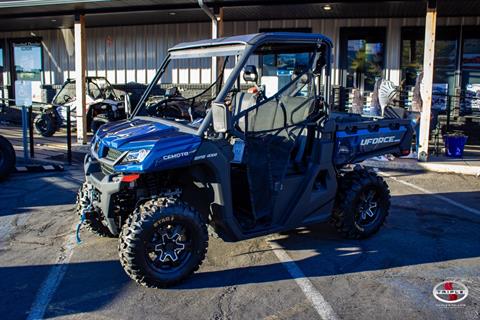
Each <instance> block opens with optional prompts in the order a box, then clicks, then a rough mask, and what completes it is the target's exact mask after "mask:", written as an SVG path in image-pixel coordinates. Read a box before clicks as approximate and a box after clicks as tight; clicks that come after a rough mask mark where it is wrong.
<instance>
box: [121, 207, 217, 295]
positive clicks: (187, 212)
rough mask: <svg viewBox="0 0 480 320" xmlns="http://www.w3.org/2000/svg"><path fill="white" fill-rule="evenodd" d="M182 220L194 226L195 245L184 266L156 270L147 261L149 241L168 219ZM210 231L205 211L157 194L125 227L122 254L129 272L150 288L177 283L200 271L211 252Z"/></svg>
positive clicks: (124, 265)
mask: <svg viewBox="0 0 480 320" xmlns="http://www.w3.org/2000/svg"><path fill="white" fill-rule="evenodd" d="M175 222H176V223H182V224H184V225H186V226H188V228H190V231H191V232H190V233H189V234H190V236H191V240H190V242H191V249H190V252H189V255H188V259H187V260H186V261H185V263H184V264H183V265H182V266H181V268H180V269H179V270H177V271H174V272H172V273H162V272H158V271H157V270H155V269H154V268H153V267H152V266H151V264H149V263H148V262H147V261H148V259H150V258H149V257H148V255H147V253H146V250H147V247H146V246H147V244H146V243H147V242H148V241H149V240H150V239H151V237H152V235H153V234H154V233H155V232H156V231H155V230H156V229H155V228H157V226H161V225H162V224H164V223H167V224H168V223H175ZM207 248H208V232H207V225H206V222H205V221H204V219H203V217H202V215H201V214H200V213H199V212H198V211H196V210H195V209H194V208H192V207H189V206H188V204H186V203H185V202H182V201H180V200H178V199H175V198H157V199H154V200H150V201H147V202H145V203H144V204H142V205H140V206H138V207H137V209H136V210H135V211H134V213H133V214H131V215H130V216H129V217H128V219H127V221H126V223H125V224H124V225H123V227H122V231H121V232H120V238H119V247H118V251H119V256H120V263H121V264H122V267H123V269H124V270H125V272H126V273H127V274H128V275H129V276H130V278H132V279H133V280H135V281H136V282H137V283H139V284H141V285H143V286H146V287H149V288H165V287H169V286H172V285H174V284H177V283H179V282H181V281H182V280H184V279H185V278H187V277H188V276H190V275H191V274H192V273H193V272H195V271H197V270H198V268H199V267H200V265H201V264H202V262H203V260H204V259H205V255H206V253H207Z"/></svg>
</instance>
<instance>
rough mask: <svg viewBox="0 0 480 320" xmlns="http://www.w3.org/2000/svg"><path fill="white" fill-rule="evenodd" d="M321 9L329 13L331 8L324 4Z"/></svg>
mask: <svg viewBox="0 0 480 320" xmlns="http://www.w3.org/2000/svg"><path fill="white" fill-rule="evenodd" d="M322 9H323V10H325V11H330V10H332V6H331V5H329V4H326V5H324V6H323V7H322Z"/></svg>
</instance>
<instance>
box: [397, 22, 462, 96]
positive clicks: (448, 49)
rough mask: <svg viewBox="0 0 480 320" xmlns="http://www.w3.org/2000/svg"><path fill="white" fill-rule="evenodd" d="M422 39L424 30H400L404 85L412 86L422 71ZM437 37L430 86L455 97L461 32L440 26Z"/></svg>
mask: <svg viewBox="0 0 480 320" xmlns="http://www.w3.org/2000/svg"><path fill="white" fill-rule="evenodd" d="M424 37H425V30H424V29H423V28H418V27H413V28H410V27H408V28H403V29H402V58H401V59H402V61H401V67H402V79H405V84H406V85H407V86H414V85H415V82H416V79H417V75H418V74H419V73H420V72H421V71H422V69H423V49H424V44H425V43H424V40H423V39H424ZM436 38H437V39H436V41H435V60H434V69H435V70H434V73H433V83H434V84H435V85H436V87H438V88H446V89H447V92H448V93H449V94H454V93H455V83H456V80H455V71H456V70H457V61H458V39H459V38H460V30H459V28H456V27H454V28H452V27H439V28H438V29H437V37H436Z"/></svg>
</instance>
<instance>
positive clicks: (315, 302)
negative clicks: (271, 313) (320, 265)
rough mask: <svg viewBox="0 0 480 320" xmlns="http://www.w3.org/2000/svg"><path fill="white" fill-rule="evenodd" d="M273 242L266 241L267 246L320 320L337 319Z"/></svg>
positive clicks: (324, 301) (304, 277)
mask: <svg viewBox="0 0 480 320" xmlns="http://www.w3.org/2000/svg"><path fill="white" fill-rule="evenodd" d="M274 241H275V240H274V239H270V240H268V244H269V245H270V247H271V248H272V249H273V252H274V253H275V255H276V256H277V258H278V260H280V262H281V263H282V264H283V266H284V267H285V269H287V271H288V273H290V276H291V277H292V278H293V279H294V280H295V282H296V283H297V285H298V286H299V287H300V289H302V291H303V294H304V295H305V296H306V297H307V299H308V300H309V301H310V303H311V304H312V306H313V307H314V309H315V311H317V313H318V315H319V316H320V318H322V319H323V320H337V319H339V317H338V316H337V314H336V313H335V311H334V310H333V308H332V306H330V304H329V303H328V302H327V301H326V300H325V298H324V297H323V296H322V294H321V293H320V292H319V291H318V290H317V289H316V288H315V287H314V286H313V284H312V282H311V281H310V280H309V279H308V278H307V277H306V276H305V274H304V273H303V272H302V270H301V269H300V268H299V267H298V265H297V264H296V263H295V261H293V259H292V258H290V256H289V255H288V253H287V252H286V251H285V250H284V249H283V248H282V247H281V246H280V245H279V244H278V243H276V242H274Z"/></svg>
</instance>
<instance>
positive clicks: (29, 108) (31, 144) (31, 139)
mask: <svg viewBox="0 0 480 320" xmlns="http://www.w3.org/2000/svg"><path fill="white" fill-rule="evenodd" d="M32 115H33V110H32V106H29V107H28V137H29V140H30V141H29V145H30V157H31V158H35V153H34V152H35V151H34V144H33V119H32V118H33V117H32Z"/></svg>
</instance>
